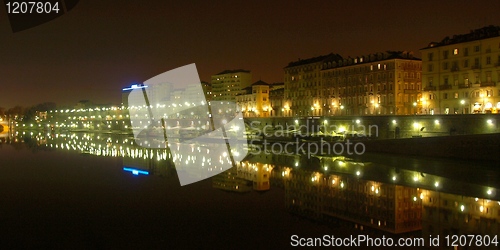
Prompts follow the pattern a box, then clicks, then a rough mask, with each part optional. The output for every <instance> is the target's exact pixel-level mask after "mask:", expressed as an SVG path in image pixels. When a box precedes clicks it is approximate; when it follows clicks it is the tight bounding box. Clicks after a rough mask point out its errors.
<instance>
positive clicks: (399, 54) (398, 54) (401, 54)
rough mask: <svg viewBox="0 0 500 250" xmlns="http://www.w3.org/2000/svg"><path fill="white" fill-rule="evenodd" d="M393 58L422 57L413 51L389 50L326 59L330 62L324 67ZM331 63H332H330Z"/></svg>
mask: <svg viewBox="0 0 500 250" xmlns="http://www.w3.org/2000/svg"><path fill="white" fill-rule="evenodd" d="M391 59H404V60H415V61H420V60H421V59H420V58H417V57H414V56H413V52H411V51H392V50H387V51H385V52H379V53H374V54H368V55H364V56H356V57H350V56H349V57H347V58H343V59H340V60H325V63H327V62H328V63H329V64H328V66H325V67H323V69H331V68H341V67H346V66H352V65H361V64H367V63H373V62H378V61H385V60H391ZM330 63H331V64H330Z"/></svg>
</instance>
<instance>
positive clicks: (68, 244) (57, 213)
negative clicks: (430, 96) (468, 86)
mask: <svg viewBox="0 0 500 250" xmlns="http://www.w3.org/2000/svg"><path fill="white" fill-rule="evenodd" d="M132 139H133V138H129V137H127V136H124V135H109V134H88V133H87V134H84V133H66V134H44V133H39V132H24V134H23V132H18V133H17V134H14V135H10V136H5V137H3V138H2V143H1V144H0V170H1V174H0V201H1V204H2V205H1V206H0V228H1V231H2V232H1V235H0V239H1V243H2V246H4V247H7V248H14V247H15V248H71V249H89V248H90V249H138V248H141V249H152V248H154V249H156V248H161V249H172V248H213V249H215V248H221V249H236V248H242V249H247V248H259V249H267V248H279V249H283V248H286V247H291V246H292V245H293V244H298V243H299V241H297V240H296V239H299V238H307V237H315V238H318V237H323V236H324V235H330V236H331V235H334V236H335V237H351V236H358V235H369V236H371V237H383V236H387V237H391V238H394V239H396V240H397V239H399V238H411V239H415V238H419V237H422V238H425V244H426V246H427V245H428V241H429V236H430V235H432V236H437V235H441V241H442V240H443V237H445V236H446V235H453V234H458V235H460V234H466V233H467V234H481V235H483V234H486V233H490V234H492V236H494V235H498V230H499V224H500V219H499V218H500V202H498V201H499V200H500V198H499V197H500V193H497V190H499V189H500V171H499V170H498V166H496V164H495V163H489V162H463V161H454V160H450V159H447V160H444V159H435V158H410V157H404V156H396V155H383V154H364V155H360V156H356V157H354V156H309V155H308V156H307V157H306V156H305V155H275V154H270V153H266V152H264V151H261V152H260V153H259V154H255V153H252V152H253V151H252V150H251V152H250V153H249V154H248V155H247V157H246V158H245V159H244V160H243V161H241V162H237V163H236V166H235V167H233V168H231V169H230V170H228V171H226V172H224V173H222V174H219V175H216V176H214V177H212V178H208V179H205V180H202V181H199V182H195V183H193V184H190V185H186V186H180V184H179V179H178V177H177V173H176V169H175V163H174V161H173V160H172V159H171V157H170V155H169V154H168V153H166V151H165V149H144V148H142V147H140V146H137V145H135V144H134V143H133V140H132ZM208 157H210V155H207V158H208ZM131 169H132V170H131ZM127 170H130V171H127ZM294 235H296V236H294ZM293 237H296V238H293ZM293 239H295V240H293ZM305 242H306V241H303V243H305ZM323 244H326V243H325V242H323ZM443 244H445V243H443ZM441 246H443V245H441Z"/></svg>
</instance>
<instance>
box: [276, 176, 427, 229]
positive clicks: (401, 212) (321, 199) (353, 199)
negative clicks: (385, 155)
mask: <svg viewBox="0 0 500 250" xmlns="http://www.w3.org/2000/svg"><path fill="white" fill-rule="evenodd" d="M283 176H284V177H285V203H286V207H287V209H288V210H289V211H290V212H293V213H297V214H300V215H303V216H307V217H310V218H313V219H318V220H326V221H329V220H336V218H339V219H343V220H346V221H349V222H352V223H353V224H354V225H355V226H356V227H358V228H361V229H362V228H363V227H371V228H375V229H377V230H382V231H386V232H390V233H393V234H399V233H407V232H412V231H417V230H420V229H421V209H422V204H421V200H420V199H417V198H416V197H418V196H419V194H418V192H419V191H418V190H417V189H416V188H410V187H404V186H400V185H395V184H386V183H381V182H376V181H370V180H364V179H360V178H356V177H353V176H349V175H328V176H327V175H324V174H322V173H319V172H311V171H305V170H300V169H294V170H292V171H291V172H290V171H284V172H283Z"/></svg>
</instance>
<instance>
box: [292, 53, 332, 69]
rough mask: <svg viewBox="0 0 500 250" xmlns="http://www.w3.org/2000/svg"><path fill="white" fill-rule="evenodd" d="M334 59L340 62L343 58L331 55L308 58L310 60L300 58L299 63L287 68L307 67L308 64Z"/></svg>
mask: <svg viewBox="0 0 500 250" xmlns="http://www.w3.org/2000/svg"><path fill="white" fill-rule="evenodd" d="M333 59H336V60H339V59H342V56H340V55H339V54H333V53H330V54H328V55H323V56H317V57H312V58H308V59H300V58H299V60H298V61H295V62H290V63H288V66H286V67H285V68H291V67H295V66H300V65H306V64H311V63H318V62H323V61H325V60H333Z"/></svg>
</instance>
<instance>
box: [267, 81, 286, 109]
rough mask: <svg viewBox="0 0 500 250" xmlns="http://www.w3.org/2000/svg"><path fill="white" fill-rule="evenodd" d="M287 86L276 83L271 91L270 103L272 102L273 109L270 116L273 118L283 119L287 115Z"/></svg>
mask: <svg viewBox="0 0 500 250" xmlns="http://www.w3.org/2000/svg"><path fill="white" fill-rule="evenodd" d="M284 98H285V85H284V83H274V84H273V85H272V88H271V89H270V90H269V101H270V102H271V109H270V111H269V115H270V116H273V117H276V116H278V117H281V116H284V115H285V106H284Z"/></svg>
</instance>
